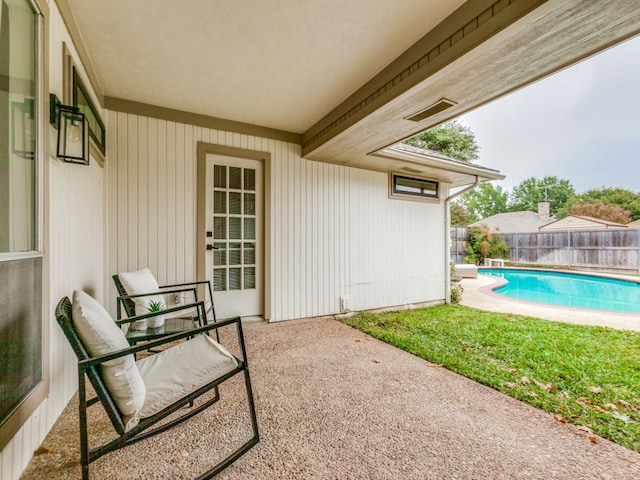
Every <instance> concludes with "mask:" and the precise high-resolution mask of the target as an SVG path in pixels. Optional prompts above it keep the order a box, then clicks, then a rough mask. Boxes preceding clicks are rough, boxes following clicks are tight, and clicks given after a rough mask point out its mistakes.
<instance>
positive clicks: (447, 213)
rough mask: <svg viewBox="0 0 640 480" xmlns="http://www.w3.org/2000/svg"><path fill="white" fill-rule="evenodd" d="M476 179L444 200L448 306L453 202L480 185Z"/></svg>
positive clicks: (445, 289)
mask: <svg viewBox="0 0 640 480" xmlns="http://www.w3.org/2000/svg"><path fill="white" fill-rule="evenodd" d="M475 177H476V179H475V181H474V182H473V183H472V184H471V185H469V186H467V187H465V188H463V189H462V190H460V191H457V192H456V193H452V194H451V195H449V196H448V197H447V198H446V199H445V200H444V251H445V254H444V300H445V302H446V303H447V305H449V304H450V303H451V267H450V265H449V263H450V262H451V209H450V207H451V200H453V199H454V198H456V197H459V196H460V195H462V194H463V193H466V192H468V191H469V190H473V189H474V188H476V187H477V186H478V185H480V177H479V176H478V175H476V176H475Z"/></svg>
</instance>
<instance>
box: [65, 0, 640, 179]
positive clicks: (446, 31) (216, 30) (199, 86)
mask: <svg viewBox="0 0 640 480" xmlns="http://www.w3.org/2000/svg"><path fill="white" fill-rule="evenodd" d="M57 3H58V4H59V5H60V8H61V10H63V13H64V14H65V16H67V17H69V16H72V18H73V19H74V21H75V23H76V24H77V28H78V29H77V32H78V34H79V36H80V37H81V38H82V41H83V43H84V49H86V52H87V55H86V56H85V58H89V59H90V62H88V61H85V67H86V68H87V70H88V71H89V76H90V77H91V80H92V83H93V84H94V86H95V87H96V89H97V90H98V94H99V96H100V100H101V101H102V102H103V105H105V106H106V107H107V108H114V109H115V106H116V105H122V104H123V103H124V104H126V103H127V102H128V101H129V102H137V103H141V104H146V105H154V106H159V107H165V108H168V109H172V110H178V111H184V112H191V113H195V114H200V115H204V116H207V117H214V118H216V119H225V120H231V121H234V122H240V123H241V124H248V125H257V126H260V127H266V128H268V129H272V130H273V132H276V133H278V132H280V133H286V134H287V135H288V136H289V138H294V139H296V141H298V142H299V143H300V144H301V145H302V151H303V155H304V156H305V158H308V159H312V160H318V161H324V162H331V163H338V164H344V165H350V166H354V167H360V168H367V169H373V170H381V171H387V170H390V169H392V168H396V166H397V159H396V160H393V159H390V158H389V156H388V155H373V154H374V153H375V152H378V151H380V150H381V149H384V148H386V147H388V146H389V145H392V144H394V143H396V142H398V141H400V140H402V139H403V138H406V137H409V136H411V135H413V134H416V133H418V132H420V131H423V130H425V129H427V128H430V127H432V126H434V125H437V124H439V123H441V122H443V121H445V120H448V119H450V118H454V117H456V116H458V115H460V114H462V113H464V112H467V111H469V110H472V109H474V108H477V107H479V106H481V105H483V104H485V103H487V102H490V101H492V100H494V99H496V98H499V97H501V96H504V95H506V94H508V93H510V92H512V91H514V90H516V89H519V88H522V87H524V86H526V85H528V84H530V83H532V82H534V81H537V80H539V79H541V78H544V77H545V76H547V75H550V74H552V73H554V72H556V71H558V70H560V69H562V68H565V67H567V66H569V65H571V64H573V63H575V62H577V61H580V60H582V59H584V58H587V57H589V56H591V55H594V54H595V53H598V52H599V51H601V50H603V49H606V48H608V47H610V46H612V45H615V44H617V43H619V42H621V41H624V40H625V39H628V38H630V37H632V36H635V35H637V34H638V33H640V3H638V2H637V1H636V0H599V1H592V2H585V1H583V0H498V1H496V0H469V1H466V2H464V1H461V0H431V1H428V2H425V1H424V0H397V1H394V2H387V1H384V0H352V1H349V2H344V1H341V0H323V1H320V2H290V1H288V0H269V1H264V2H258V1H251V0H238V1H234V2H223V1H208V0H184V1H181V2H176V1H174V0H138V1H135V2H131V1H129V0H110V1H108V2H104V1H100V0H57ZM443 100H444V102H442V101H443ZM540 101H544V99H540ZM441 102H442V103H441ZM440 105H442V106H448V108H446V109H444V110H442V111H437V110H438V108H439V106H440ZM433 106H436V108H435V110H436V111H435V112H432V111H429V108H430V107H433ZM416 114H418V115H417V117H416V118H410V117H412V116H414V115H416ZM522 114H523V115H526V112H522ZM514 121H517V119H514ZM484 161H485V162H486V163H488V164H490V159H484ZM416 173H420V172H419V171H418V172H416Z"/></svg>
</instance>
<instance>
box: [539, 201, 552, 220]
mask: <svg viewBox="0 0 640 480" xmlns="http://www.w3.org/2000/svg"><path fill="white" fill-rule="evenodd" d="M550 206H551V204H550V203H549V202H538V217H540V218H541V219H543V220H550V219H551V213H550Z"/></svg>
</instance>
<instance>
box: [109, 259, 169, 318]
mask: <svg viewBox="0 0 640 480" xmlns="http://www.w3.org/2000/svg"><path fill="white" fill-rule="evenodd" d="M118 276H119V278H120V282H121V283H122V285H123V286H124V289H125V290H126V291H127V293H128V294H129V295H138V294H141V293H154V292H159V291H160V286H159V285H158V281H157V280H156V278H155V277H154V276H153V273H151V270H149V269H148V268H143V269H142V270H137V271H135V272H121V273H119V274H118ZM132 300H133V302H134V303H135V304H136V315H145V314H147V313H150V312H151V311H150V308H151V304H152V303H156V304H157V305H159V307H160V310H166V308H167V304H166V302H165V300H164V296H163V295H161V294H160V295H149V296H148V297H140V298H133V299H132ZM164 319H165V316H164V315H158V316H157V317H153V318H149V319H148V320H147V321H146V322H145V321H140V322H134V323H133V325H132V326H131V328H133V329H134V330H137V329H145V328H146V327H147V326H148V327H150V328H156V327H161V326H162V325H164Z"/></svg>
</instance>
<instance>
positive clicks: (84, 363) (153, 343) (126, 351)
mask: <svg viewBox="0 0 640 480" xmlns="http://www.w3.org/2000/svg"><path fill="white" fill-rule="evenodd" d="M198 305H200V306H201V307H202V308H204V305H203V303H202V302H198ZM141 317H142V316H141ZM141 317H130V319H127V320H131V321H135V320H137V319H139V318H141ZM145 317H146V315H145ZM233 324H236V326H237V327H238V331H239V332H240V333H241V332H242V330H241V319H240V317H233V318H228V319H226V320H221V321H219V322H218V323H209V324H207V325H204V326H202V327H198V328H194V329H193V330H188V331H185V332H180V333H174V334H173V335H167V336H164V337H162V338H159V339H157V340H150V341H148V342H145V343H142V344H139V345H135V346H131V347H128V348H123V349H122V350H117V351H115V352H112V353H109V354H107V355H100V356H98V357H91V358H87V359H85V360H81V361H79V362H78V365H79V366H80V367H81V368H82V369H87V368H89V367H94V366H98V365H100V364H102V363H104V362H107V361H109V360H113V359H115V358H120V357H124V356H127V355H131V354H134V353H137V352H141V351H143V350H148V349H150V348H155V347H158V346H160V345H165V344H167V343H171V342H175V341H176V340H181V339H183V338H188V337H193V336H194V335H198V334H200V333H205V332H208V331H210V330H217V329H219V328H222V327H226V326H229V325H233ZM239 341H240V342H241V344H242V345H243V344H244V339H243V338H242V335H240V338H239ZM242 350H243V351H242V353H243V357H245V358H243V360H244V361H245V362H246V355H245V354H244V348H243V349H242Z"/></svg>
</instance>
